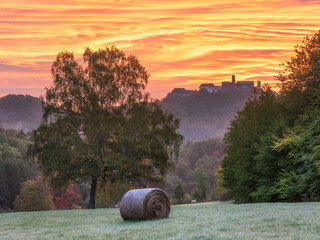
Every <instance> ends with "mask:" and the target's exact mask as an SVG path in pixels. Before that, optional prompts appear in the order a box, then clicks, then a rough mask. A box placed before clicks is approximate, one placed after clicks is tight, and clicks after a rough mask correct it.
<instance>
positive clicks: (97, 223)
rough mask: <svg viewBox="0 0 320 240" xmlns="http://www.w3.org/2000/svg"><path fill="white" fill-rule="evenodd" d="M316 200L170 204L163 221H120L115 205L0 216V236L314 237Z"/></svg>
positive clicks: (318, 220) (318, 222) (317, 234)
mask: <svg viewBox="0 0 320 240" xmlns="http://www.w3.org/2000/svg"><path fill="white" fill-rule="evenodd" d="M319 207H320V203H263V204H241V205H236V204H233V203H205V204H196V205H181V206H173V207H172V210H171V214H170V217H169V218H168V219H158V220H153V221H126V222H124V221H123V220H122V219H121V216H120V213H119V209H96V210H67V211H49V212H29V213H7V214H0V239H123V240H131V239H139V240H143V239H146V240H153V239H154V240H158V239H181V240H182V239H183V240H184V239H194V240H196V239H197V240H200V239H201V240H209V239H312V240H314V239H320V208H319Z"/></svg>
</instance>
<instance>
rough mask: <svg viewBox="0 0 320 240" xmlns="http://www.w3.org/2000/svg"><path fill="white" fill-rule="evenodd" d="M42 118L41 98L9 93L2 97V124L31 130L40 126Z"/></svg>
mask: <svg viewBox="0 0 320 240" xmlns="http://www.w3.org/2000/svg"><path fill="white" fill-rule="evenodd" d="M41 118H42V109H41V103H40V100H39V98H35V97H32V96H29V95H13V94H11V95H7V96H5V97H2V98H0V126H2V127H3V128H6V129H8V128H13V129H16V130H18V129H19V130H24V131H30V130H32V129H36V128H38V126H39V124H40V121H41Z"/></svg>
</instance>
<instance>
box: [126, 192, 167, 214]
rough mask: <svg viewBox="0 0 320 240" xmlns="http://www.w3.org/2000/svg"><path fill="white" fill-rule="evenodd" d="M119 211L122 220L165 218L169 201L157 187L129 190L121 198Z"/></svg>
mask: <svg viewBox="0 0 320 240" xmlns="http://www.w3.org/2000/svg"><path fill="white" fill-rule="evenodd" d="M120 213H121V216H122V218H123V220H150V219H156V218H167V217H169V214H170V201H169V198H168V196H167V194H166V193H165V192H164V191H162V190H161V189H158V188H145V189H135V190H130V191H128V192H127V193H126V194H125V195H124V196H123V197H122V199H121V203H120Z"/></svg>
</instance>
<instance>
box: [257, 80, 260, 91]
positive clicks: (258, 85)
mask: <svg viewBox="0 0 320 240" xmlns="http://www.w3.org/2000/svg"><path fill="white" fill-rule="evenodd" d="M257 89H261V81H258V84H257Z"/></svg>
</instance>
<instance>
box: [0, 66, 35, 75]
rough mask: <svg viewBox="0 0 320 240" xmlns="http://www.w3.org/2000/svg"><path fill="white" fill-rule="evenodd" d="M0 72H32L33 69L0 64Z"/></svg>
mask: <svg viewBox="0 0 320 240" xmlns="http://www.w3.org/2000/svg"><path fill="white" fill-rule="evenodd" d="M0 71H2V72H18V73H20V72H33V71H34V70H33V69H30V68H26V67H20V66H15V65H7V64H0Z"/></svg>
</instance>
